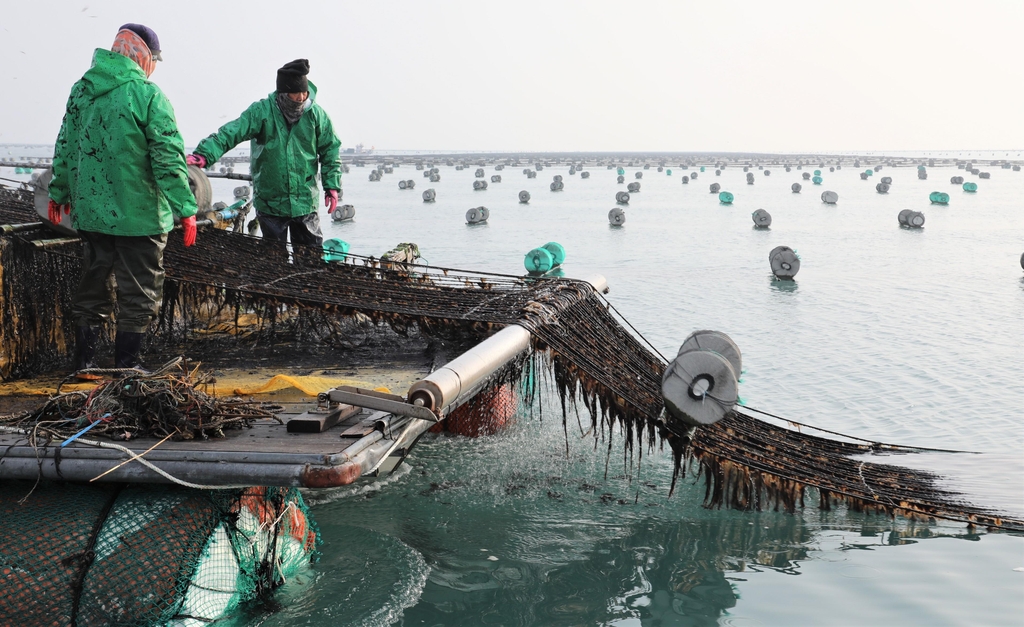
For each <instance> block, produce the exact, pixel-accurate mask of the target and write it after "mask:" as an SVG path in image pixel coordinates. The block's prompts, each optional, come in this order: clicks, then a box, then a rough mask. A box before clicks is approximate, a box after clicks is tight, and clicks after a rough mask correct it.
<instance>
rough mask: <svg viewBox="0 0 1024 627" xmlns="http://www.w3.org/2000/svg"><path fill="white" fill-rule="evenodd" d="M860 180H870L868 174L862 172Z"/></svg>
mask: <svg viewBox="0 0 1024 627" xmlns="http://www.w3.org/2000/svg"><path fill="white" fill-rule="evenodd" d="M860 180H862V181H866V180H868V173H867V172H861V173H860Z"/></svg>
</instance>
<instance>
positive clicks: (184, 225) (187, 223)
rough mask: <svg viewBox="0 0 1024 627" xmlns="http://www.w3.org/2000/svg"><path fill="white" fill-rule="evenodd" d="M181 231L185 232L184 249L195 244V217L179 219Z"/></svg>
mask: <svg viewBox="0 0 1024 627" xmlns="http://www.w3.org/2000/svg"><path fill="white" fill-rule="evenodd" d="M181 229H182V230H183V231H185V248H188V247H189V246H191V245H192V244H195V243H196V217H195V216H189V217H187V218H182V219H181Z"/></svg>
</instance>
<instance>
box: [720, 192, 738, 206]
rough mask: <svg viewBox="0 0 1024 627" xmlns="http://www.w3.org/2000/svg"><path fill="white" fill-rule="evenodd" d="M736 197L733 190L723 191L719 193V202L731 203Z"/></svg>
mask: <svg viewBox="0 0 1024 627" xmlns="http://www.w3.org/2000/svg"><path fill="white" fill-rule="evenodd" d="M733 200H734V197H733V195H732V193H731V192H721V193H720V194H718V202H720V203H722V204H723V205H731V204H732V201H733Z"/></svg>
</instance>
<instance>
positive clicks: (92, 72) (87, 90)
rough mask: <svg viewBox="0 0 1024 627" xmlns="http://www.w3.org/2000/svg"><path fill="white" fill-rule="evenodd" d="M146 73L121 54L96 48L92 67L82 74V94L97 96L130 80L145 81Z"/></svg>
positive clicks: (91, 96) (90, 96)
mask: <svg viewBox="0 0 1024 627" xmlns="http://www.w3.org/2000/svg"><path fill="white" fill-rule="evenodd" d="M145 80H146V73H145V72H143V71H142V68H141V67H139V64H138V63H136V62H135V61H132V60H131V59H129V58H128V57H126V56H124V55H123V54H119V53H117V52H112V51H110V50H104V49H103V48H97V49H96V52H95V53H93V55H92V67H90V68H89V70H88V71H87V72H86V73H85V75H84V76H82V86H83V91H82V94H83V95H84V96H86V97H88V98H97V97H99V96H102V95H103V94H105V93H107V92H109V91H111V90H113V89H115V88H117V87H120V86H121V85H124V84H125V83H128V82H130V81H145Z"/></svg>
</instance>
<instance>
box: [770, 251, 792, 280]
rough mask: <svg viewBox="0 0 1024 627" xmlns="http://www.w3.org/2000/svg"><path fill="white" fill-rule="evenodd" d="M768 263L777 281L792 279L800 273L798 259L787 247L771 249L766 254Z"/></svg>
mask: <svg viewBox="0 0 1024 627" xmlns="http://www.w3.org/2000/svg"><path fill="white" fill-rule="evenodd" d="M768 262H769V263H770V264H771V267H772V274H774V275H775V276H776V277H777V278H779V279H783V280H789V279H792V278H793V277H795V276H796V273H797V272H799V271H800V258H799V257H797V256H796V252H795V251H794V250H793V249H792V248H790V247H788V246H776V247H775V248H773V249H772V251H771V252H770V253H768Z"/></svg>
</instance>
